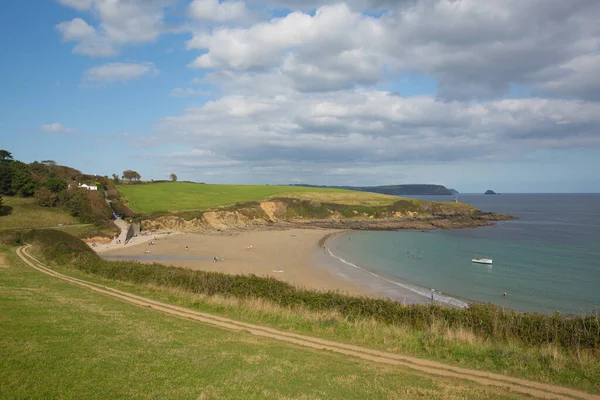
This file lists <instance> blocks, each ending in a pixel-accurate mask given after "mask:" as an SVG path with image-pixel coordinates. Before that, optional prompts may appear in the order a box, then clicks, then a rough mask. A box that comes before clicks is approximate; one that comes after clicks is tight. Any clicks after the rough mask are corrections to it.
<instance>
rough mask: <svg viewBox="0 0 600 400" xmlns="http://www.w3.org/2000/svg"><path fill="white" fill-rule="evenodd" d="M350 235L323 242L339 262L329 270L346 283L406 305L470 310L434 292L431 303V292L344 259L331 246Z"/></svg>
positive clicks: (342, 232)
mask: <svg viewBox="0 0 600 400" xmlns="http://www.w3.org/2000/svg"><path fill="white" fill-rule="evenodd" d="M351 232H353V231H351V230H345V231H340V232H337V233H335V234H332V235H328V236H327V237H325V238H324V239H325V240H324V241H323V244H324V245H325V246H326V249H327V253H328V255H329V256H330V257H332V258H334V259H335V260H337V265H335V263H332V262H328V263H327V264H328V268H329V269H330V270H335V269H337V270H338V271H340V272H339V273H340V275H343V276H344V278H345V279H346V280H348V281H350V282H352V283H355V284H357V285H359V286H361V287H364V288H365V289H367V290H368V291H370V292H376V293H379V295H380V297H386V298H391V299H394V300H396V301H400V302H403V303H406V304H424V303H431V302H432V301H433V302H434V303H435V304H438V305H444V306H448V307H458V308H465V307H468V306H469V303H468V302H467V301H466V300H461V299H459V298H457V297H454V296H452V295H450V294H447V293H442V292H440V291H434V292H433V299H432V298H431V297H430V296H431V295H432V292H431V289H428V288H426V287H422V286H417V285H411V284H408V283H406V282H404V281H403V280H402V279H401V278H398V277H388V276H384V275H382V274H380V273H376V272H374V271H372V270H371V269H370V268H369V266H364V265H357V264H355V263H353V262H352V261H349V260H347V259H345V258H343V256H344V255H343V254H342V253H340V252H339V250H338V249H335V248H334V246H332V243H331V242H333V241H335V240H337V239H338V238H339V237H340V236H341V235H343V234H344V233H351ZM332 248H333V251H332Z"/></svg>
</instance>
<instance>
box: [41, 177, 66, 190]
mask: <svg viewBox="0 0 600 400" xmlns="http://www.w3.org/2000/svg"><path fill="white" fill-rule="evenodd" d="M44 186H45V187H47V188H48V189H50V191H52V193H59V192H62V191H63V190H65V189H66V188H67V182H65V180H64V179H60V178H50V179H48V180H47V181H46V183H44Z"/></svg>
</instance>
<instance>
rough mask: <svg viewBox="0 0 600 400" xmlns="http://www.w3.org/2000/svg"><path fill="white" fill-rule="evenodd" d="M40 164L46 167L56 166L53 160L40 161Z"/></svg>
mask: <svg viewBox="0 0 600 400" xmlns="http://www.w3.org/2000/svg"><path fill="white" fill-rule="evenodd" d="M41 163H42V164H44V165H46V166H48V167H54V166H55V165H56V161H54V160H42V161H41Z"/></svg>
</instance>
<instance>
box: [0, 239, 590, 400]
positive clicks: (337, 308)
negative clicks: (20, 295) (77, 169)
mask: <svg viewBox="0 0 600 400" xmlns="http://www.w3.org/2000/svg"><path fill="white" fill-rule="evenodd" d="M4 236H5V237H4V239H3V236H2V235H0V239H3V240H4V243H7V244H8V243H18V240H19V239H18V238H17V237H15V236H14V235H12V236H10V237H9V236H7V235H4ZM23 239H24V240H25V241H27V242H32V243H37V245H35V246H34V247H33V249H34V251H35V252H36V254H37V255H38V256H39V257H40V258H42V259H44V258H45V259H46V260H49V261H48V262H49V264H50V265H52V266H53V267H54V268H56V269H59V270H61V272H65V271H66V273H67V274H69V275H72V276H77V277H83V278H84V279H87V280H90V281H95V282H101V283H103V284H105V285H107V286H113V287H118V288H120V289H124V290H126V291H130V292H133V293H137V294H141V295H144V296H146V297H150V298H154V299H157V300H162V301H166V302H169V303H174V304H179V305H183V306H185V307H189V308H196V309H199V310H202V311H208V312H212V313H215V314H223V315H227V316H231V317H233V318H235V319H239V320H245V321H247V322H254V323H258V324H261V325H269V326H272V327H276V328H279V329H282V330H287V331H293V332H299V333H305V334H308V335H312V336H321V337H324V338H328V339H332V340H335V341H341V342H346V343H352V344H358V345H362V346H365V347H371V348H375V349H383V350H386V351H390V352H398V353H401V354H410V355H415V356H419V357H423V358H430V359H435V360H440V361H443V362H446V363H451V364H456V365H461V366H465V367H470V368H474V369H480V370H488V371H494V372H499V373H503V374H507V375H513V376H517V377H524V378H528V379H532V380H538V381H541V382H550V383H555V384H560V385H565V386H571V387H574V388H578V389H583V390H587V391H590V392H595V393H599V392H600V385H598V382H600V348H599V347H598V346H597V345H594V343H596V344H597V342H595V341H594V340H595V339H597V338H598V334H597V329H598V325H597V320H596V319H595V318H596V317H594V316H588V317H586V319H585V321H587V322H586V326H585V328H584V327H583V326H580V324H581V323H582V322H583V321H584V320H583V319H581V318H575V319H570V318H569V319H567V318H565V317H561V316H557V315H555V316H544V315H539V314H515V313H513V312H507V313H506V314H505V313H504V312H503V311H502V310H501V309H499V308H497V307H493V306H478V307H473V308H472V309H471V310H459V309H450V308H441V307H437V306H431V307H430V306H410V307H404V306H402V305H401V304H396V303H394V302H389V301H384V300H376V299H366V298H355V297H347V296H341V295H336V294H335V293H317V292H312V291H303V290H299V289H295V288H293V287H290V286H289V285H288V284H286V283H284V282H281V281H276V280H274V279H266V278H259V277H253V276H237V277H236V276H230V275H223V274H218V273H206V272H201V271H190V270H186V269H181V268H174V267H167V266H162V265H160V264H152V265H146V264H139V263H135V262H109V261H103V260H99V259H97V256H95V255H94V254H93V253H92V252H91V250H90V249H89V247H88V246H86V245H85V244H83V243H82V242H81V241H78V240H76V239H74V238H72V237H68V236H67V235H64V234H61V235H56V234H48V232H47V231H37V232H31V233H27V234H25V235H23ZM0 242H1V240H0ZM357 306H358V308H357ZM470 317H476V323H475V324H472V323H469V318H470ZM465 318H466V319H465ZM461 321H462V322H461ZM590 323H591V324H590ZM548 324H551V326H549V325H548ZM594 324H595V325H594ZM488 328H489V329H491V331H490V330H489V329H488ZM515 328H516V329H517V332H516V333H517V334H507V335H504V334H501V333H502V331H503V330H506V329H508V330H509V331H510V332H512V331H514V329H515ZM548 328H551V329H550V330H548ZM509 331H505V333H510V332H509ZM499 333H500V334H499ZM562 333H566V334H568V336H569V337H571V336H573V337H579V341H578V342H576V343H571V342H569V341H567V342H564V343H563V344H562V345H561V344H560V342H561V341H562V340H564V339H568V337H563V335H562ZM540 339H541V340H540ZM590 340H591V341H590ZM552 341H554V343H551V342H552ZM549 342H550V343H549ZM584 346H588V348H584ZM589 346H591V347H589Z"/></svg>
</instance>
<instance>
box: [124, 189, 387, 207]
mask: <svg viewBox="0 0 600 400" xmlns="http://www.w3.org/2000/svg"><path fill="white" fill-rule="evenodd" d="M118 189H119V191H120V193H121V196H122V199H123V200H124V201H125V202H126V204H127V206H128V207H129V208H130V209H132V210H133V211H135V212H140V213H151V212H156V211H190V210H198V211H203V210H207V209H211V208H217V207H221V206H229V205H233V204H237V203H247V202H254V201H260V200H264V199H266V198H269V197H296V196H297V197H298V198H301V199H303V200H306V199H309V200H315V201H324V200H323V198H325V199H328V200H327V201H329V202H334V203H335V202H337V203H339V204H347V203H344V201H347V202H349V203H348V204H362V203H364V204H369V205H389V204H392V203H393V202H394V201H395V200H398V198H397V197H394V196H386V195H381V194H376V193H362V192H355V191H350V190H342V189H328V188H310V187H299V186H267V185H205V184H196V183H185V182H172V183H152V184H150V183H149V184H138V185H119V186H118ZM345 195H347V199H343V197H346V196H345ZM340 196H342V198H340ZM330 200H332V201H330Z"/></svg>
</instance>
